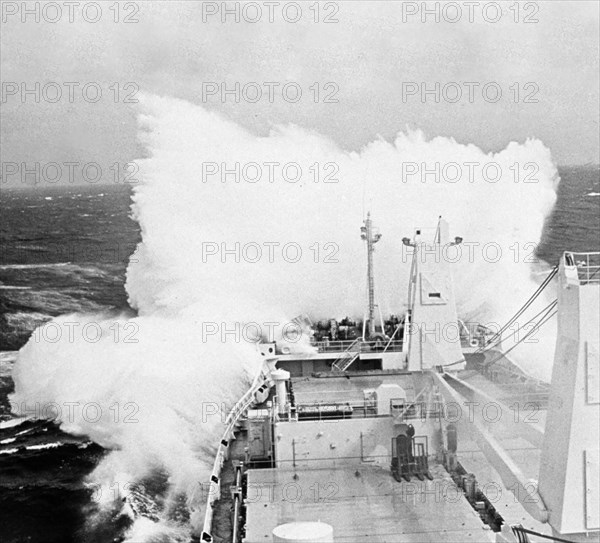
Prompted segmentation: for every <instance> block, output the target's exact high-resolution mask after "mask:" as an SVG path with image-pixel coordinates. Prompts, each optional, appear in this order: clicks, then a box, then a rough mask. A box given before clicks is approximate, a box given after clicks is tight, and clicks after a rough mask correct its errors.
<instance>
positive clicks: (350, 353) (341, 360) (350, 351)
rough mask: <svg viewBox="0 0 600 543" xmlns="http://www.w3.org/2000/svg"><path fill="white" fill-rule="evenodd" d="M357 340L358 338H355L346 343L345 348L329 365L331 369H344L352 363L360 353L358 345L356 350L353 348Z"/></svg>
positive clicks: (358, 340)
mask: <svg viewBox="0 0 600 543" xmlns="http://www.w3.org/2000/svg"><path fill="white" fill-rule="evenodd" d="M359 342H360V339H355V340H354V341H353V342H352V343H350V345H348V347H347V348H346V350H345V351H344V352H343V353H342V354H341V355H340V356H339V357H338V358H337V359H336V360H335V361H334V363H333V364H332V365H331V370H332V371H346V370H347V369H348V368H349V367H350V366H351V365H352V363H353V362H354V361H355V360H356V359H357V358H358V356H359V355H360V346H359V347H358V351H357V350H355V348H356V346H357V345H358V344H359Z"/></svg>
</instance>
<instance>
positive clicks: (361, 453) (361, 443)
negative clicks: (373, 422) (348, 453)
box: [360, 432, 365, 462]
mask: <svg viewBox="0 0 600 543" xmlns="http://www.w3.org/2000/svg"><path fill="white" fill-rule="evenodd" d="M364 459H365V457H364V453H363V433H362V432H361V433H360V461H361V462H362V461H363V460H364Z"/></svg>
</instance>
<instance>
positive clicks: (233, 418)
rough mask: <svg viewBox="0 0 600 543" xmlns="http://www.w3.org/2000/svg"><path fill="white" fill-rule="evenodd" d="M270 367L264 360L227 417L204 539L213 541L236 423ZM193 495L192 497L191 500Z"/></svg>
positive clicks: (250, 403) (205, 517) (251, 402)
mask: <svg viewBox="0 0 600 543" xmlns="http://www.w3.org/2000/svg"><path fill="white" fill-rule="evenodd" d="M269 375H270V372H269V367H268V365H267V361H266V360H265V361H263V363H262V365H261V367H260V369H259V371H258V372H257V373H256V375H255V377H254V380H253V381H252V385H251V386H250V388H249V389H248V390H247V391H246V393H245V394H244V395H243V396H242V397H241V398H240V399H239V400H238V401H237V402H236V404H235V405H234V406H233V409H232V410H231V411H230V412H229V415H227V418H226V419H225V431H224V432H223V436H222V438H221V442H220V443H219V446H218V447H217V453H216V455H215V461H214V463H213V469H212V472H211V474H210V483H209V488H208V496H207V498H206V511H205V513H204V525H203V527H202V538H201V539H202V541H212V535H211V531H212V521H213V514H214V509H213V506H214V503H215V502H216V501H217V500H218V499H219V498H220V497H221V479H220V476H221V469H222V468H223V464H224V463H225V460H226V454H227V450H228V448H229V441H230V439H231V437H232V435H233V432H234V428H235V425H236V424H237V422H238V420H239V419H240V417H241V416H242V415H243V414H244V413H245V412H246V410H247V409H248V408H249V407H250V406H251V405H252V404H253V403H254V402H255V401H256V399H255V396H254V395H255V394H256V392H257V391H258V389H259V388H260V387H261V386H263V385H264V384H265V382H266V381H268V380H269ZM192 499H193V496H192V497H190V500H188V502H189V501H191V500H192Z"/></svg>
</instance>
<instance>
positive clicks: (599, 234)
mask: <svg viewBox="0 0 600 543" xmlns="http://www.w3.org/2000/svg"><path fill="white" fill-rule="evenodd" d="M560 176H561V183H560V185H559V192H558V201H557V204H556V206H555V209H554V212H553V213H552V215H551V216H550V217H549V218H548V220H547V223H546V225H545V228H544V234H543V239H542V241H541V243H540V245H539V247H538V249H537V253H536V254H537V256H538V257H539V258H540V259H543V260H545V261H546V262H548V263H550V264H554V263H556V261H557V260H558V258H559V257H560V255H561V253H562V252H563V251H565V250H573V251H599V250H600V179H599V170H598V167H573V168H562V169H561V170H560ZM129 205H130V189H129V187H126V186H77V187H63V188H61V187H52V188H42V187H36V188H35V189H34V190H4V191H3V193H2V199H1V212H2V219H1V221H2V222H1V241H2V252H1V255H0V308H1V312H0V343H1V351H2V353H1V355H0V422H1V426H0V470H1V471H2V473H3V476H2V479H1V480H0V507H1V513H0V515H2V519H1V521H0V523H1V525H2V531H3V533H2V541H6V542H25V541H27V542H69V541H74V542H75V541H90V542H93V541H112V540H118V539H119V538H120V535H121V534H122V532H123V529H124V528H125V527H126V525H127V523H128V522H129V519H127V518H123V517H122V516H119V515H118V513H117V512H115V515H114V516H113V517H110V518H106V523H105V525H104V527H103V528H101V529H100V528H98V526H96V527H95V528H94V529H90V527H89V526H88V524H87V522H86V521H87V519H88V518H89V516H90V515H91V514H92V513H93V512H94V511H95V510H96V509H97V503H96V500H95V496H94V492H93V490H91V489H89V488H87V487H86V486H85V485H84V478H85V476H86V474H88V473H89V472H90V471H91V470H92V469H93V468H94V466H96V465H97V463H98V461H99V460H100V459H101V458H102V457H103V455H104V454H105V451H103V449H102V448H101V447H100V446H98V445H96V444H94V443H92V442H90V440H89V439H88V438H87V437H86V436H81V437H74V436H70V435H67V434H65V433H63V432H61V431H60V430H59V429H58V428H57V427H56V426H55V425H54V424H53V423H52V422H48V421H39V420H30V421H27V422H23V423H20V424H15V422H17V421H15V420H14V419H13V416H12V415H11V407H10V405H9V402H8V395H9V394H10V393H11V392H12V390H13V382H12V379H11V369H12V364H13V361H14V351H16V350H18V349H19V348H20V347H22V346H23V345H24V344H25V343H26V342H27V340H28V338H29V336H30V335H31V333H32V331H33V330H34V329H35V328H36V326H38V325H39V324H41V323H43V322H45V321H47V320H49V319H50V318H52V317H54V316H57V315H61V314H65V313H71V312H75V311H77V312H96V313H97V312H106V313H111V312H114V313H122V312H124V311H128V310H129V308H128V304H127V295H126V293H125V290H124V281H125V270H126V266H127V262H128V260H129V257H130V255H131V254H132V253H134V251H135V248H136V245H137V243H138V242H139V240H140V232H139V228H138V226H137V224H136V223H135V222H134V221H133V220H132V219H131V218H130V217H129ZM507 226H508V225H507ZM133 258H135V255H134V256H133ZM515 309H516V308H515ZM332 317H335V315H332Z"/></svg>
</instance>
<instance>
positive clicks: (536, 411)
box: [190, 216, 600, 543]
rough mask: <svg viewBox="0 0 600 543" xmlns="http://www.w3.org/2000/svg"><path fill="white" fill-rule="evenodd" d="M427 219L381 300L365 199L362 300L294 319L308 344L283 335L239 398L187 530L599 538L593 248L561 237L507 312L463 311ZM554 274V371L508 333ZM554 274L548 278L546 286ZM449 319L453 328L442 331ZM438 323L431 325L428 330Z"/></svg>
mask: <svg viewBox="0 0 600 543" xmlns="http://www.w3.org/2000/svg"><path fill="white" fill-rule="evenodd" d="M424 231H425V230H423V229H421V228H417V229H415V231H414V234H413V236H412V237H411V238H404V239H403V240H402V243H403V244H404V246H405V248H406V249H407V250H408V251H410V253H411V254H412V257H411V258H412V265H411V270H410V277H409V282H408V285H409V286H408V298H407V300H408V303H407V307H408V309H407V311H406V314H405V315H403V316H402V317H397V316H391V317H389V318H388V319H383V318H381V317H380V318H379V323H378V322H377V320H378V319H377V315H376V313H377V311H376V309H377V305H376V303H375V285H374V283H375V281H374V279H375V273H374V269H373V252H374V249H375V244H376V243H377V241H378V240H379V238H380V234H379V233H378V231H377V229H376V228H375V227H374V225H373V222H372V220H371V217H370V216H367V218H366V220H365V221H364V223H363V226H362V227H361V237H362V239H363V240H364V241H365V243H366V247H367V266H366V267H367V285H368V307H367V308H366V312H365V318H364V320H363V322H362V323H360V322H359V323H357V322H354V321H352V320H351V319H349V318H345V319H342V320H341V321H337V320H331V321H327V322H320V323H312V322H311V320H310V318H309V317H307V316H301V317H298V318H297V319H295V322H296V323H297V324H298V326H299V327H301V329H302V330H303V333H307V334H309V336H310V338H311V344H312V347H313V349H312V352H310V353H301V354H298V353H292V352H290V350H289V348H288V347H286V345H285V344H281V343H279V342H277V341H275V340H274V338H263V340H262V341H261V342H260V343H257V347H258V348H259V349H260V353H261V356H262V359H263V364H262V367H261V368H260V371H259V372H258V373H257V374H256V376H255V378H254V381H253V383H252V385H251V386H250V388H249V389H248V391H247V392H246V394H245V395H244V396H243V397H242V398H240V399H239V401H238V402H237V403H236V405H235V407H234V408H233V409H231V411H230V412H229V413H228V416H227V419H226V421H225V429H224V433H223V436H222V439H221V441H220V443H218V444H217V453H216V457H215V460H214V466H213V469H212V473H211V476H210V480H209V481H206V482H205V483H203V484H201V485H199V489H200V490H199V491H198V492H199V494H197V495H195V496H193V497H192V498H191V499H190V506H191V507H194V503H196V504H197V503H198V502H201V503H202V508H201V509H199V511H200V513H201V515H203V519H204V521H203V524H202V526H201V528H199V529H198V531H197V532H196V533H195V534H194V535H193V540H194V541H203V542H221V541H231V542H233V543H239V542H244V543H259V542H269V543H270V542H272V541H273V542H287V543H293V542H340V543H341V542H351V543H354V542H377V543H383V542H389V543H392V542H398V543H400V542H403V543H404V542H419V543H426V542H430V543H443V542H448V543H450V542H452V543H467V542H475V543H483V542H495V543H501V542H502V543H527V542H530V543H533V542H542V541H544V542H548V541H557V542H563V543H564V542H571V543H591V542H597V541H599V539H600V490H599V478H600V476H599V452H598V450H599V441H600V434H599V428H600V369H599V358H598V353H599V333H600V324H599V307H600V298H599V293H600V253H571V252H566V253H564V255H563V256H562V258H561V260H560V262H559V263H558V265H557V266H556V267H555V268H554V269H553V270H552V271H551V272H550V274H549V275H548V277H547V278H546V279H545V281H544V282H543V283H542V284H541V285H540V287H539V288H538V290H537V291H536V292H534V293H532V296H531V298H530V300H528V301H527V303H526V304H525V305H524V306H523V307H522V308H521V309H520V310H519V311H517V312H516V313H515V316H514V317H513V319H511V321H509V322H508V323H506V325H505V326H503V327H502V328H501V329H499V330H495V331H494V330H489V329H487V328H486V327H485V326H482V325H476V326H473V325H467V324H466V323H463V322H461V321H460V320H459V318H458V316H457V310H456V302H455V295H454V289H453V283H452V263H451V262H449V261H448V259H444V258H443V257H441V254H442V251H444V250H445V249H447V248H448V246H451V245H456V244H460V243H461V242H462V240H461V238H460V237H454V238H453V239H452V240H451V239H450V235H449V225H448V224H447V222H446V221H445V220H444V219H442V218H440V219H439V221H438V224H437V227H436V228H435V230H434V232H433V235H430V236H426V235H425V234H424ZM545 289H556V291H557V296H556V300H554V301H553V302H552V303H550V304H549V305H547V306H546V307H545V308H544V310H542V312H540V313H538V314H537V315H536V317H534V318H533V319H532V320H530V321H528V324H530V325H531V323H532V322H533V326H528V327H524V326H522V327H520V329H521V330H529V331H530V332H531V330H535V329H538V328H539V327H540V326H543V325H544V324H545V323H546V322H547V321H548V320H549V319H551V318H553V317H554V316H556V318H557V320H558V323H557V337H556V348H555V357H554V362H553V364H554V365H553V372H552V379H551V382H550V383H547V382H544V381H543V380H540V379H537V378H535V377H532V376H530V375H528V373H527V371H525V370H524V369H523V368H522V367H521V366H519V365H518V364H517V363H515V362H514V361H512V360H511V358H510V356H508V355H509V352H510V351H511V350H512V348H514V347H516V346H517V345H518V343H520V342H521V341H523V340H524V339H525V338H526V337H527V333H525V334H524V335H523V337H522V338H520V339H519V341H516V342H514V343H515V344H514V345H513V347H511V348H510V349H506V348H503V339H504V338H506V336H507V335H508V331H509V330H512V329H513V328H514V326H513V325H514V323H515V322H517V321H518V319H519V317H521V316H522V315H523V314H524V312H525V310H526V309H527V308H528V307H530V305H531V303H532V302H533V301H534V300H535V299H537V298H538V297H539V296H540V294H541V292H543V291H544V290H545ZM548 292H549V291H548ZM440 327H445V330H446V331H448V330H453V331H454V332H455V333H443V334H440V333H435V331H436V330H439V329H440ZM432 331H433V333H432Z"/></svg>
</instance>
